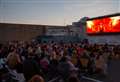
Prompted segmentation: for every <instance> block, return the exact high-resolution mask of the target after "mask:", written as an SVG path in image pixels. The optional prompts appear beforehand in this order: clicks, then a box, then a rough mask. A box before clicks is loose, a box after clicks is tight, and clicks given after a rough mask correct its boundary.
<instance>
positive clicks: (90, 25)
mask: <svg viewBox="0 0 120 82" xmlns="http://www.w3.org/2000/svg"><path fill="white" fill-rule="evenodd" d="M93 25H94V23H93V22H92V21H87V26H88V28H90V29H91V28H92V27H93Z"/></svg>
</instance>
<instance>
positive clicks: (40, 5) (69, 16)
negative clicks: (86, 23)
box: [0, 0, 120, 25]
mask: <svg viewBox="0 0 120 82" xmlns="http://www.w3.org/2000/svg"><path fill="white" fill-rule="evenodd" d="M118 12H120V0H0V22H1V23H21V24H39V25H40V24H42V25H71V24H72V22H77V21H79V20H80V19H81V18H82V17H90V18H92V17H97V16H102V15H108V14H113V13H118Z"/></svg>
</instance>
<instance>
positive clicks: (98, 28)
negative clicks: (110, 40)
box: [86, 16, 120, 35]
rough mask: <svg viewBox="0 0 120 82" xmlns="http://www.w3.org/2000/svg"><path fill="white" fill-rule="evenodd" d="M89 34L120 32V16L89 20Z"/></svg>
mask: <svg viewBox="0 0 120 82" xmlns="http://www.w3.org/2000/svg"><path fill="white" fill-rule="evenodd" d="M86 32H87V34H99V35H100V34H116V33H117V34H118V33H119V34H120V16H110V17H102V18H95V19H90V20H89V19H88V20H87V28H86Z"/></svg>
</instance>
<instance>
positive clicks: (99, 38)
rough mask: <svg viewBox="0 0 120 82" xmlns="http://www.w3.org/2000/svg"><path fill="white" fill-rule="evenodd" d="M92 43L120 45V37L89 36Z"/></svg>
mask: <svg viewBox="0 0 120 82" xmlns="http://www.w3.org/2000/svg"><path fill="white" fill-rule="evenodd" d="M87 38H88V39H89V41H90V43H100V44H101V43H102V44H104V43H108V44H120V35H103V36H87Z"/></svg>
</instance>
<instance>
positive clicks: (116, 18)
mask: <svg viewBox="0 0 120 82" xmlns="http://www.w3.org/2000/svg"><path fill="white" fill-rule="evenodd" d="M111 20H112V25H113V26H115V25H116V24H118V22H119V20H120V16H117V17H111Z"/></svg>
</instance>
